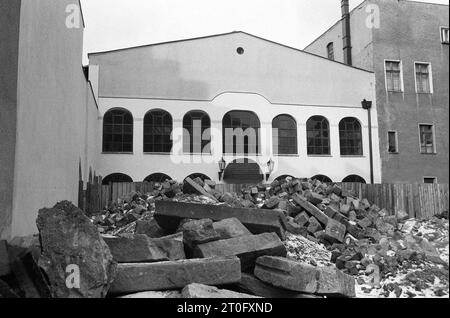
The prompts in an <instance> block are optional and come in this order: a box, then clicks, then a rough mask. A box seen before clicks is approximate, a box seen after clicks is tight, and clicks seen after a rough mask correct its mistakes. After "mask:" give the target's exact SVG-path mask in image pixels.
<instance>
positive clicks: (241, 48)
mask: <svg viewBox="0 0 450 318" xmlns="http://www.w3.org/2000/svg"><path fill="white" fill-rule="evenodd" d="M236 51H237V53H238V54H239V55H242V54H244V48H243V47H238V48H237V50H236Z"/></svg>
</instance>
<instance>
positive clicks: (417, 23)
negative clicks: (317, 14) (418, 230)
mask: <svg viewBox="0 0 450 318" xmlns="http://www.w3.org/2000/svg"><path fill="white" fill-rule="evenodd" d="M305 51H307V52H311V53H314V54H318V55H321V56H324V57H327V58H330V59H333V60H336V61H340V62H351V63H352V65H354V66H357V67H361V68H364V69H367V70H371V71H374V72H375V76H376V100H377V110H378V125H379V144H380V154H381V166H382V181H383V182H384V183H413V182H419V183H420V182H426V183H428V182H439V183H448V182H449V176H448V174H449V169H448V168H449V167H448V165H449V143H448V140H449V7H448V6H447V5H440V4H431V3H421V2H416V1H405V0H367V1H364V2H362V3H361V4H360V5H359V6H357V7H356V8H355V9H354V10H352V11H351V12H350V13H349V14H348V15H346V6H345V1H343V19H342V20H340V21H338V22H337V23H336V24H335V25H333V26H332V27H331V28H330V29H329V30H327V31H326V32H325V33H324V34H322V35H321V36H320V37H319V38H317V39H316V40H315V41H314V42H313V43H311V44H310V45H309V46H308V47H306V48H305Z"/></svg>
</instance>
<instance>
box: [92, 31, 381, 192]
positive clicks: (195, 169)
mask: <svg viewBox="0 0 450 318" xmlns="http://www.w3.org/2000/svg"><path fill="white" fill-rule="evenodd" d="M89 59H90V67H89V72H90V74H89V77H90V81H91V83H92V85H93V87H94V93H95V95H96V99H97V103H98V107H99V118H98V134H97V136H98V139H97V140H96V145H95V148H96V149H97V153H98V157H97V158H96V164H95V166H96V167H97V173H98V174H100V175H102V176H104V177H105V178H106V180H108V176H111V175H115V174H122V175H125V176H127V177H128V178H129V179H130V180H133V181H135V182H140V181H143V180H145V179H146V180H148V181H154V180H156V179H158V178H161V176H164V177H170V178H171V179H175V180H178V181H182V180H184V179H185V178H186V177H187V176H190V175H192V174H201V175H204V176H206V177H208V178H210V179H212V180H214V181H216V182H229V183H240V182H242V183H247V182H249V181H250V180H248V178H249V177H251V174H252V173H253V172H248V173H246V172H245V171H247V170H249V169H254V168H255V167H257V166H256V165H258V166H259V167H258V169H257V170H259V173H260V174H261V176H262V178H265V177H266V173H270V176H268V179H267V180H266V181H268V182H270V181H272V180H274V179H276V178H278V177H280V176H285V175H290V176H295V177H304V178H310V177H313V176H321V177H322V178H325V179H329V180H332V181H335V182H341V181H344V180H346V181H353V180H354V179H355V178H358V177H359V178H360V179H361V178H362V179H364V181H366V182H369V181H370V180H371V174H372V175H373V181H374V182H375V183H379V182H380V181H381V167H380V154H379V145H378V123H377V120H376V118H377V111H376V100H375V87H374V85H375V77H374V74H373V73H371V72H368V71H365V70H361V69H357V68H354V67H350V66H347V65H344V64H342V63H337V62H334V61H330V60H328V59H325V58H322V57H318V56H316V55H313V54H309V53H305V52H303V51H300V50H296V49H293V48H290V47H286V46H283V45H281V44H278V43H274V42H271V41H268V40H265V39H261V38H258V37H256V36H252V35H250V34H247V33H243V32H233V33H229V34H223V35H216V36H210V37H205V38H198V39H190V40H184V41H177V42H169V43H162V44H155V45H148V46H143V47H136V48H129V49H122V50H117V51H110V52H101V53H93V54H90V55H89ZM363 100H368V101H372V105H373V107H372V108H371V109H370V110H369V111H370V112H371V117H372V123H371V127H370V128H369V122H368V110H366V109H363V108H362V106H361V102H362V101H363ZM194 123H199V124H200V123H201V125H199V128H198V129H194V128H192V126H193V125H194ZM194 126H195V125H194ZM226 128H228V129H226ZM236 128H242V131H243V132H244V134H245V135H246V136H247V137H245V139H243V140H242V142H241V144H243V145H245V146H243V148H242V149H239V147H238V149H234V148H233V145H232V144H233V142H232V140H233V139H227V138H225V137H224V135H225V134H227V133H228V132H230V131H231V132H232V133H235V132H236V130H235V129H236ZM248 128H254V130H251V129H248ZM274 128H277V129H276V130H274ZM370 130H371V134H372V136H373V138H372V147H370V143H369V131H370ZM252 131H255V134H256V135H259V141H257V140H256V139H255V141H254V142H252V140H253V139H254V138H252V137H253V135H252ZM187 132H191V134H192V133H193V135H194V137H193V138H191V139H189V137H186V136H187V135H189V134H187ZM200 135H203V141H202V142H200V143H199V145H198V147H190V146H189V144H190V143H189V141H192V140H195V141H197V140H200V139H199V138H200ZM277 135H278V136H279V138H278V137H277ZM231 138H232V136H231ZM225 139H226V140H225ZM237 140H239V137H238V138H237V139H236V138H235V139H234V143H236V142H237V143H239V141H237ZM183 141H184V142H183ZM230 143H231V146H230ZM277 144H278V146H277ZM252 145H253V146H255V147H252ZM228 147H231V148H228ZM193 148H194V149H193ZM230 149H231V151H229V150H230ZM370 149H372V165H371V155H370ZM243 158H246V159H248V161H245V162H241V161H240V160H241V159H243ZM222 159H223V161H224V162H225V163H226V164H225V171H223V172H224V173H223V174H219V173H218V172H219V171H220V169H219V164H218V162H219V161H222ZM235 160H238V161H237V163H239V164H242V166H241V172H239V168H237V170H236V169H235V168H236V165H233V163H234V162H235ZM268 162H272V163H273V167H271V169H269V166H268V165H267V163H268ZM249 163H250V164H251V166H250V165H249ZM232 166H233V167H234V168H233V169H231V167H232ZM231 170H233V171H231ZM234 170H236V171H234ZM243 171H244V172H243ZM255 173H256V174H257V173H258V171H256V172H255ZM221 176H222V178H221ZM350 176H351V178H350V179H349V177H350ZM239 178H241V180H239ZM356 180H358V179H356ZM114 181H115V180H114Z"/></svg>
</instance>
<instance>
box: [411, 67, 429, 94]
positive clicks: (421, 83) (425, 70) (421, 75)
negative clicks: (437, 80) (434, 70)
mask: <svg viewBox="0 0 450 318" xmlns="http://www.w3.org/2000/svg"><path fill="white" fill-rule="evenodd" d="M414 66H415V71H416V92H417V93H422V94H431V93H433V90H432V77H431V64H429V63H415V64H414Z"/></svg>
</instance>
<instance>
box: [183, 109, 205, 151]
mask: <svg viewBox="0 0 450 318" xmlns="http://www.w3.org/2000/svg"><path fill="white" fill-rule="evenodd" d="M183 128H184V131H183V152H185V153H196V154H199V153H205V154H209V153H211V120H210V119H209V116H208V114H206V113H205V112H202V111H192V112H189V113H187V114H186V115H185V116H184V118H183Z"/></svg>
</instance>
